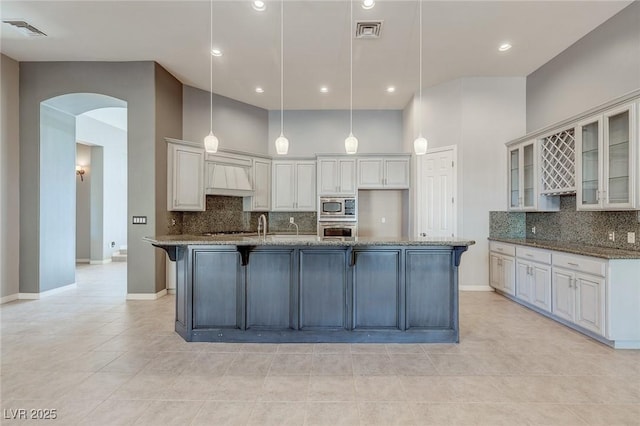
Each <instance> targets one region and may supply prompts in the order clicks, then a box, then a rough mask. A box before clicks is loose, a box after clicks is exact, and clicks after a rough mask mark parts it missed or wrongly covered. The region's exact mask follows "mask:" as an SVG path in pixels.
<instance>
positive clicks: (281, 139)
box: [276, 0, 289, 155]
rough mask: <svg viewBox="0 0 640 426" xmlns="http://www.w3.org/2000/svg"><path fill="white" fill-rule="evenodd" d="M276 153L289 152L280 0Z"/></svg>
mask: <svg viewBox="0 0 640 426" xmlns="http://www.w3.org/2000/svg"><path fill="white" fill-rule="evenodd" d="M276 152H277V153H278V155H286V154H287V152H289V139H287V138H286V137H285V136H284V0H280V136H278V138H277V139H276Z"/></svg>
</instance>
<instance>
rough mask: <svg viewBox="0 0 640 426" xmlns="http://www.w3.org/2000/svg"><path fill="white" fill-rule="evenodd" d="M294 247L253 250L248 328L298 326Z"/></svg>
mask: <svg viewBox="0 0 640 426" xmlns="http://www.w3.org/2000/svg"><path fill="white" fill-rule="evenodd" d="M293 255H294V251H293V250H292V249H285V250H282V249H262V250H255V251H252V252H251V254H250V255H249V264H248V265H247V266H246V268H247V328H248V329H251V328H253V329H259V328H264V329H287V328H297V324H295V323H294V317H295V312H294V311H293V307H294V303H293V300H295V295H294V294H293V291H294V285H293V278H294V274H293V270H294V269H293V265H294V256H293Z"/></svg>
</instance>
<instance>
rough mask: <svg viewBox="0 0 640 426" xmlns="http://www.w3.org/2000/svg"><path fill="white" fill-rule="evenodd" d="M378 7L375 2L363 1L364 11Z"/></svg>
mask: <svg viewBox="0 0 640 426" xmlns="http://www.w3.org/2000/svg"><path fill="white" fill-rule="evenodd" d="M375 5H376V2H375V1H374V0H362V8H363V9H367V10H368V9H373V6H375Z"/></svg>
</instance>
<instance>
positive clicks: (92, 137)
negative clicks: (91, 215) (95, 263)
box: [76, 114, 127, 261]
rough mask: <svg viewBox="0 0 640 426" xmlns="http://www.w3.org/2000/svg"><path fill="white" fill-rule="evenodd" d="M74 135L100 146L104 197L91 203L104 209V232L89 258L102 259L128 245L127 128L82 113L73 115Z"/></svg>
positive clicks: (95, 207) (79, 139) (101, 232)
mask: <svg viewBox="0 0 640 426" xmlns="http://www.w3.org/2000/svg"><path fill="white" fill-rule="evenodd" d="M76 136H77V140H78V141H80V142H87V143H90V144H92V145H94V146H100V147H102V149H103V152H102V156H103V157H102V159H103V166H102V167H103V168H102V170H103V174H102V176H101V180H102V188H101V192H102V195H103V198H102V199H101V200H100V202H99V205H92V206H91V208H92V209H97V208H98V209H101V210H102V211H103V224H102V229H101V230H99V232H100V234H101V235H103V236H104V238H101V239H102V240H103V242H102V245H101V246H100V247H99V250H98V251H95V252H92V254H93V256H92V260H100V261H102V260H104V259H108V258H110V257H111V255H112V254H113V252H114V251H117V250H118V249H119V248H120V246H124V245H127V132H126V131H124V130H122V129H119V128H117V127H114V126H111V125H109V124H107V123H104V122H102V121H98V120H96V119H94V118H92V117H89V116H87V115H84V114H82V115H79V116H77V117H76ZM79 146H82V145H79ZM92 172H95V171H94V170H92ZM89 174H90V173H89ZM85 179H86V175H85ZM76 182H80V179H77V180H76ZM103 200H105V201H104V202H103ZM112 242H114V243H115V247H114V248H112V247H111V243H112Z"/></svg>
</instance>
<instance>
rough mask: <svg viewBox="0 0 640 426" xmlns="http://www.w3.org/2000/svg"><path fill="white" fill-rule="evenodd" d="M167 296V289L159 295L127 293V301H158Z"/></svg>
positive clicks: (158, 293)
mask: <svg viewBox="0 0 640 426" xmlns="http://www.w3.org/2000/svg"><path fill="white" fill-rule="evenodd" d="M166 295H167V289H166V288H165V289H164V290H160V291H159V292H157V293H127V300H156V299H160V298H161V297H163V296H166Z"/></svg>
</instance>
